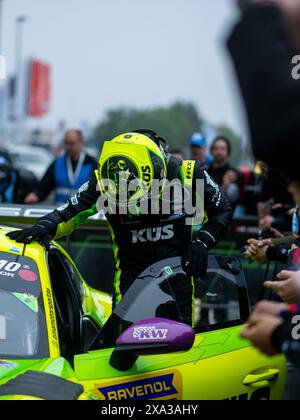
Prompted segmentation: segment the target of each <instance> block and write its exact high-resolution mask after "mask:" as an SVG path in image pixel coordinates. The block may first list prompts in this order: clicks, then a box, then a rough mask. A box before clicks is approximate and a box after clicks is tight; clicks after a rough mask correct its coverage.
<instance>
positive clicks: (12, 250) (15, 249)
mask: <svg viewBox="0 0 300 420" xmlns="http://www.w3.org/2000/svg"><path fill="white" fill-rule="evenodd" d="M14 230H16V228H11V227H7V226H2V225H0V252H7V253H9V254H14V255H23V254H24V256H25V257H28V258H31V259H33V260H34V261H35V262H36V263H37V265H38V266H39V265H40V264H41V262H42V261H44V260H45V249H44V248H43V247H42V246H41V245H40V244H38V243H37V242H34V243H32V244H30V245H26V247H25V245H23V244H18V243H16V242H15V241H13V240H11V239H9V238H8V237H7V236H6V234H7V233H8V232H12V231H14ZM24 248H25V253H24Z"/></svg>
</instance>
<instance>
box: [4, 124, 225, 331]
mask: <svg viewBox="0 0 300 420" xmlns="http://www.w3.org/2000/svg"><path fill="white" fill-rule="evenodd" d="M121 173H123V174H124V173H125V174H126V178H127V179H135V178H138V179H139V180H141V182H142V183H143V186H144V187H145V186H146V188H139V189H138V190H137V191H136V192H135V193H134V194H133V197H131V199H132V198H136V199H137V201H136V202H138V203H141V202H142V201H143V200H149V197H150V196H151V186H152V181H153V180H155V179H156V180H160V181H162V180H168V181H173V180H175V179H176V180H178V181H180V182H181V183H182V186H183V187H184V185H187V184H190V187H191V190H192V192H193V193H194V192H195V194H196V184H197V183H196V180H203V182H204V210H205V214H206V220H205V222H204V224H203V225H202V227H201V228H200V230H198V232H197V233H196V234H194V235H193V234H192V231H193V227H192V226H190V225H188V224H187V223H186V221H187V214H186V213H184V212H182V214H178V212H175V211H172V210H171V211H170V213H169V214H167V215H166V214H162V212H161V210H159V211H158V212H156V214H153V212H152V213H151V214H139V212H138V209H137V211H136V213H135V214H132V213H130V212H129V211H127V212H126V214H120V213H124V212H121V211H117V212H115V214H112V213H114V212H107V214H106V218H107V222H108V224H109V228H110V232H111V238H112V241H113V250H114V257H115V268H116V270H115V281H114V296H113V304H114V306H116V305H117V304H118V303H119V302H120V300H121V299H122V296H123V295H124V294H125V293H126V291H127V290H128V288H129V287H130V286H131V285H132V283H133V282H134V280H135V279H136V278H137V277H138V275H139V274H141V273H142V272H143V271H144V270H145V269H146V268H148V267H149V266H151V265H152V264H154V263H156V262H158V261H160V260H163V259H166V258H172V257H178V256H183V257H182V266H183V269H184V271H185V272H186V273H187V274H188V276H190V277H191V278H192V277H193V276H194V277H201V276H204V275H205V274H206V271H207V264H208V251H209V250H210V249H211V248H213V247H214V246H215V245H216V244H217V242H218V240H219V238H220V236H221V235H222V234H224V233H225V232H226V231H227V229H228V227H229V225H230V223H231V221H232V210H231V207H230V204H229V203H228V201H227V199H226V198H225V196H224V194H223V193H222V191H221V190H220V188H219V187H218V186H217V184H216V183H215V182H214V181H213V180H212V179H211V178H210V177H209V175H208V174H207V172H206V171H204V170H203V169H202V168H201V165H200V164H199V163H198V162H196V161H182V160H180V159H177V158H174V157H171V156H170V155H169V154H168V152H167V144H166V142H165V140H163V139H162V138H161V137H159V136H158V135H157V134H156V133H154V132H152V131H150V130H139V131H135V132H132V133H126V134H123V135H120V136H119V137H117V138H115V139H113V140H112V141H109V142H105V143H104V147H103V150H102V154H101V156H100V160H99V169H98V170H97V171H95V173H94V174H93V176H92V177H91V179H90V180H89V182H88V183H86V184H84V185H83V186H82V187H81V188H80V189H79V191H78V193H77V194H76V195H75V196H73V197H72V198H71V199H70V200H69V201H68V202H67V203H66V204H65V205H63V206H62V207H59V208H58V209H57V210H55V211H54V212H52V213H51V214H49V215H48V216H46V217H42V218H41V219H40V220H39V221H38V223H37V224H36V225H35V226H33V227H31V228H28V229H24V230H22V231H16V232H11V233H9V234H8V236H9V237H10V238H11V239H13V240H16V241H17V242H19V243H25V244H28V243H31V242H33V241H40V242H41V243H42V244H43V245H44V246H45V247H46V248H49V246H50V240H51V239H53V238H54V239H58V238H60V237H62V236H65V235H68V234H70V233H72V231H73V230H74V229H76V228H77V227H78V225H80V224H82V223H84V222H85V221H86V220H87V219H88V218H89V217H90V216H92V215H94V214H97V213H98V212H99V211H101V208H99V198H100V197H101V196H102V194H105V193H107V189H106V190H105V191H104V187H103V185H102V180H104V179H109V180H114V182H115V186H116V189H118V185H117V183H118V181H117V179H118V176H120V174H121ZM145 180H146V181H145ZM99 190H100V191H99ZM115 197H117V198H116V199H115V202H114V203H113V204H115V205H116V207H115V208H120V207H121V202H120V194H119V195H118V194H117V195H116V196H115ZM118 200H119V201H118ZM172 201H174V197H173V198H172ZM172 204H174V203H172ZM202 206H203V205H202ZM136 207H137V208H138V207H139V206H136ZM184 293H185V292H184V290H183V289H182V291H181V292H180V293H179V294H182V299H183V300H185V298H184V297H183V295H184ZM188 294H189V295H190V297H191V295H192V291H191V287H190V288H189V292H188ZM177 295H178V293H177ZM189 306H190V307H192V305H191V301H190V302H189ZM186 318H187V319H186V323H189V324H191V323H192V320H191V314H189V315H188V316H187V317H186Z"/></svg>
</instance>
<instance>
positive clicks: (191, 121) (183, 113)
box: [94, 102, 244, 165]
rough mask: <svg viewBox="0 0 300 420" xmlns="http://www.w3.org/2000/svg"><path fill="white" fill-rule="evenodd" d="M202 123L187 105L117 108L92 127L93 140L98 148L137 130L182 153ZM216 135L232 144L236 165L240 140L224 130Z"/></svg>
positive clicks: (194, 108) (220, 130) (238, 158)
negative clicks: (146, 131) (150, 133)
mask: <svg viewBox="0 0 300 420" xmlns="http://www.w3.org/2000/svg"><path fill="white" fill-rule="evenodd" d="M203 125H204V121H203V120H202V118H201V117H200V115H199V114H198V111H197V109H196V107H195V106H194V105H193V104H190V103H183V102H177V103H175V104H173V105H171V106H170V107H158V108H153V109H132V108H117V109H111V110H109V111H108V112H107V114H106V117H105V118H104V120H103V121H102V122H101V123H100V124H99V125H98V126H97V127H96V129H95V133H94V138H96V139H97V147H98V148H99V141H100V147H101V146H102V143H103V142H104V141H106V140H111V139H113V138H114V137H116V136H117V135H119V134H120V133H126V132H130V131H132V130H137V129H150V130H153V131H156V132H157V133H159V134H160V135H161V136H162V137H164V138H165V139H166V140H167V142H168V143H169V144H170V147H171V148H175V149H176V148H178V149H186V148H188V140H189V138H190V136H191V134H193V133H194V132H199V131H201V129H202V127H203ZM216 132H218V133H220V134H222V135H224V136H226V137H228V138H229V139H230V141H231V143H232V156H231V163H232V164H233V165H238V164H240V163H241V161H242V160H243V158H244V156H243V155H244V153H243V145H242V141H241V139H240V138H239V137H238V136H237V135H236V134H235V133H234V132H233V131H232V130H231V129H230V128H229V127H227V126H225V125H222V126H219V127H216Z"/></svg>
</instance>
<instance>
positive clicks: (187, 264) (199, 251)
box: [182, 239, 208, 277]
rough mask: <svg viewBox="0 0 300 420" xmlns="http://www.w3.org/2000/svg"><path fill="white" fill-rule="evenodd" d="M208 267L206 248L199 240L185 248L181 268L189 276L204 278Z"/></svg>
mask: <svg viewBox="0 0 300 420" xmlns="http://www.w3.org/2000/svg"><path fill="white" fill-rule="evenodd" d="M207 266H208V248H207V245H206V244H205V243H204V242H202V241H201V240H200V239H195V240H194V241H193V242H192V243H191V244H189V246H188V247H187V249H186V251H185V253H184V255H183V257H182V268H183V270H184V271H185V272H186V274H188V275H189V276H193V277H204V276H205V275H206V272H207Z"/></svg>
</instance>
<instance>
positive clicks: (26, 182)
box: [0, 156, 36, 204]
mask: <svg viewBox="0 0 300 420" xmlns="http://www.w3.org/2000/svg"><path fill="white" fill-rule="evenodd" d="M35 184H36V178H35V176H34V175H33V174H32V173H31V172H29V171H27V170H24V169H20V170H18V169H15V168H13V166H12V165H11V163H10V162H9V161H8V160H6V159H5V158H4V157H3V156H0V203H1V204H24V202H25V197H26V196H27V194H28V193H29V192H30V191H32V189H33V188H34V187H35Z"/></svg>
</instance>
